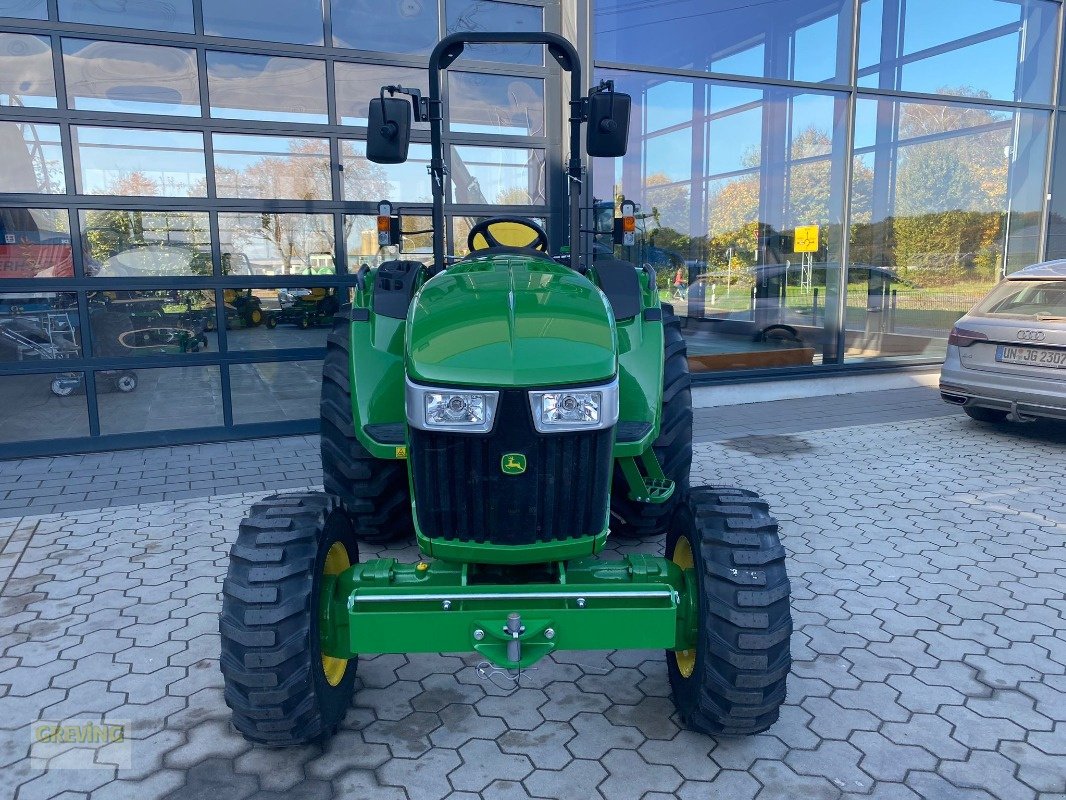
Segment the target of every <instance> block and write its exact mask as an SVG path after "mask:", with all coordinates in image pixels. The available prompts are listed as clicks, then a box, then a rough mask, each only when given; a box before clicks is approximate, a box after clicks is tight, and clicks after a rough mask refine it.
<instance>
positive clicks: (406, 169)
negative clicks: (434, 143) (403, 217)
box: [341, 139, 433, 203]
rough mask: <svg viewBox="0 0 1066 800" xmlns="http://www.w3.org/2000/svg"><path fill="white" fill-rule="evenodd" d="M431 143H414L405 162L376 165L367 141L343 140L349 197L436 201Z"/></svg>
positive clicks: (394, 201)
mask: <svg viewBox="0 0 1066 800" xmlns="http://www.w3.org/2000/svg"><path fill="white" fill-rule="evenodd" d="M429 158H430V153H429V145H428V144H412V145H411V147H410V150H409V151H408V159H407V161H405V162H404V163H403V164H385V165H383V164H374V163H373V162H371V161H368V160H367V157H366V142H362V141H354V140H348V139H343V140H341V163H342V164H343V165H344V170H343V171H342V172H341V176H342V178H343V181H342V186H343V189H344V199H345V200H349V201H351V200H366V201H369V202H374V203H376V202H378V201H379V200H389V201H390V202H393V203H398V202H402V203H429V202H432V200H433V198H432V197H431V189H430V184H429V180H428V179H427V177H426V167H427V166H428V164H429Z"/></svg>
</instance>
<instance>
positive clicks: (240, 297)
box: [200, 289, 267, 331]
mask: <svg viewBox="0 0 1066 800" xmlns="http://www.w3.org/2000/svg"><path fill="white" fill-rule="evenodd" d="M222 303H223V307H222V311H223V313H224V314H225V316H226V330H230V329H231V328H258V327H259V326H260V325H262V324H263V322H264V321H265V320H266V318H267V313H266V312H265V311H263V302H262V301H261V300H260V299H259V298H258V297H256V296H255V295H254V294H252V290H251V289H225V290H223V292H222ZM200 314H201V315H202V317H203V320H204V326H205V328H204V329H205V330H208V331H213V330H215V329H216V328H218V322H217V320H216V319H215V308H214V306H207V307H205V308H204V309H203V311H201V312H200Z"/></svg>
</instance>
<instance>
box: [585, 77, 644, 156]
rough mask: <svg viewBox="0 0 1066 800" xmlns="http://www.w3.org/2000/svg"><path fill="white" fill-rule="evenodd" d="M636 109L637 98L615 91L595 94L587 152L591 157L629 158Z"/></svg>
mask: <svg viewBox="0 0 1066 800" xmlns="http://www.w3.org/2000/svg"><path fill="white" fill-rule="evenodd" d="M632 105H633V98H631V97H630V96H629V95H628V94H622V93H621V92H616V91H614V90H613V89H608V90H606V91H594V92H593V93H592V94H590V95H589V121H588V132H587V136H586V139H585V150H586V151H587V152H588V154H589V155H590V156H594V157H599V158H617V157H618V156H624V155H625V154H626V147H627V145H628V142H629V110H630V108H631V107H632Z"/></svg>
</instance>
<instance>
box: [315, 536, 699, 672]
mask: <svg viewBox="0 0 1066 800" xmlns="http://www.w3.org/2000/svg"><path fill="white" fill-rule="evenodd" d="M545 568H546V570H547V571H548V573H550V574H551V575H552V579H550V580H544V581H540V582H536V583H521V584H513V583H508V584H501V583H483V582H480V579H479V577H478V575H477V574H476V572H475V571H473V570H472V568H471V567H470V566H469V565H467V564H456V563H453V562H441V561H438V562H433V563H431V564H426V563H424V562H420V563H419V564H399V563H397V562H396V560H395V559H391V558H390V559H377V560H374V561H368V562H366V563H363V564H357V565H355V566H353V567H351V568H350V569H348V570H346V571H345V572H343V573H341V574H340V575H337V576H332V577H327V578H325V579H324V582H323V586H322V593H321V598H320V625H319V631H320V639H321V648H322V652H323V653H324V654H326V655H330V656H334V657H337V658H351V657H353V656H356V655H367V654H372V653H462V652H471V651H476V652H478V653H480V654H481V655H482V656H483V657H484V658H485V659H486V660H487V661H490V662H492V663H493V664H495V665H497V666H500V667H504V668H509V669H517V668H524V667H528V666H529V665H530V664H533V663H535V662H536V661H538V660H539V659H541V658H543V657H544V656H546V655H547V654H548V653H551V652H552V651H554V650H616V649H648V648H656V649H657V648H663V649H667V650H685V649H688V648H690V647H692V646H693V644H694V641H695V621H696V620H695V607H694V603H695V594H694V592H692V591H690V590H689V589H688V586H689V585H690V582H692V581H693V580H694V577H693V574H692V572H691V570H689V571H688V572H686V571H683V570H682V569H681V568H679V567H678V566H677V565H676V564H674V563H673V562H670V561H667V560H666V559H664V558H660V557H656V556H645V555H641V554H635V555H629V556H626V557H625V558H623V559H621V560H618V561H605V560H600V559H596V558H588V559H581V560H578V561H570V562H557V563H555V564H548V565H545ZM514 615H517V618H516V617H515V616H514Z"/></svg>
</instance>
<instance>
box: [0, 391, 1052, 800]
mask: <svg viewBox="0 0 1066 800" xmlns="http://www.w3.org/2000/svg"><path fill="white" fill-rule="evenodd" d="M738 413H739V412H738ZM749 413H750V412H749ZM745 430H748V431H750V430H751V428H750V427H749V428H747V429H743V428H742V427H738V428H737V431H738V432H737V433H736V434H733V436H734V438H733V440H731V441H718V442H715V443H711V444H703V445H699V446H697V449H696V461H695V464H694V482H707V483H714V484H719V485H721V484H731V485H742V486H749V487H752V488H756V489H758V490H760V491H761V492H762V493H763V494H764V495H765V496H766V497H767V498H768V499H769V500H770V502H771V504H772V506H773V508H774V511H775V512H776V513H777V514H778V515H779V517H780V518H781V519H782V533H783V540H784V544H785V546H786V548H787V549H788V550H789V551H790V553H791V554H792V555H793V558H792V560H791V562H790V564H789V570H790V576H791V578H792V581H793V587H794V604H795V617H796V632H795V634H794V638H793V653H794V657H795V659H796V665H795V667H796V669H795V673H794V675H793V677H792V678H791V679H790V684H789V695H788V699H787V700H786V705H785V707H784V708H783V710H782V716H781V720H780V722H779V723H778V725H777V726H775V727H774V728H772V729H771V730H770V731H769V732H767V733H766V734H763V735H760V736H757V737H755V738H753V739H750V740H740V741H727V740H722V741H721V742H717V743H716V742H715V741H714V740H713V739H708V738H706V737H702V736H699V735H696V734H693V733H691V732H688V731H684V730H680V729H679V728H678V722H677V718H676V714H674V713H673V710H672V705H671V704H670V702H669V699H668V697H669V685H668V682H667V679H666V671H665V666H664V665H665V661H664V659H663V657H662V655H661V654H659V653H654V652H648V651H634V652H618V653H562V654H558V655H557V656H555V657H553V658H551V659H549V660H548V661H546V662H544V663H542V664H541V665H538V669H536V670H530V671H528V672H527V673H525V674H524V675H523V676H522V680H521V688H519V689H518V690H517V691H514V690H513V689H512V688H510V687H508V685H507V684H506V682H504V683H493V682H491V681H490V680H488V679H487V677H486V676H485V675H484V674H483V673H482V672H479V671H478V664H479V659H477V658H474V657H470V656H419V655H411V656H404V655H388V656H375V657H371V658H365V659H361V660H360V663H359V675H360V682H361V684H362V686H363V688H361V689H360V690H359V691H358V692H357V695H356V698H355V705H353V707H352V708H351V710H350V711H349V713H348V715H347V716H346V718H345V722H344V724H343V725H342V728H341V730H340V732H339V733H338V735H337V737H336V738H335V739H334V740H333V741H332V742H331V743H330V744H329V745H328V746H327V747H326V748H324V749H322V748H318V747H308V748H299V749H297V750H293V751H283V752H279V751H273V750H268V749H263V748H253V747H250V746H248V745H247V744H245V743H244V742H243V740H242V739H240V738H239V737H238V736H237V735H236V734H235V733H234V731H233V730H232V729H231V728H230V727H229V725H228V710H227V709H226V708H225V704H224V700H223V697H222V682H221V678H220V675H219V672H218V634H217V611H218V603H219V591H220V588H221V576H222V574H223V572H224V570H225V564H226V551H227V549H228V544H229V542H230V541H232V539H233V537H234V535H235V531H236V523H237V521H238V520H239V518H240V517H241V515H242V513H243V511H244V509H245V508H246V507H247V505H248V504H249V503H250V502H251V500H252V497H250V496H248V495H240V494H235V495H219V496H215V497H210V498H203V497H198V498H193V499H190V500H182V501H176V502H165V503H158V504H154V505H144V506H141V507H134V506H123V507H117V508H110V509H98V510H88V511H79V512H76V513H70V514H66V515H54V516H48V517H41V518H27V519H26V520H25V521H23V522H16V521H15V520H10V521H3V520H0V545H2V547H0V552H3V553H5V554H8V555H13V556H14V558H9V562H0V569H8V570H10V571H11V572H10V576H9V577H8V579H7V582H6V584H4V585H3V589H2V591H0V614H2V615H3V620H4V625H5V627H6V629H5V631H4V633H3V634H0V697H2V700H0V703H2V705H3V714H2V715H0V766H2V767H3V769H2V770H0V797H7V796H17V797H18V798H20V799H21V798H23V797H40V798H41V800H74V799H75V798H82V797H88V798H91V800H100V799H101V798H105V799H106V798H135V799H136V800H156V798H161V797H167V796H169V797H170V798H172V799H173V800H196V798H205V799H206V798H209V800H220V798H224V800H243V799H244V798H249V797H257V798H260V799H261V800H267V798H279V799H280V798H282V797H286V798H299V800H315V799H316V798H319V797H322V798H326V797H331V796H332V797H354V796H366V797H374V798H378V797H382V798H386V800H389V798H393V797H395V798H405V800H414V798H418V800H421V798H423V797H425V798H427V800H431V799H432V798H436V797H441V798H443V797H447V796H454V797H455V798H456V800H459V799H460V798H462V800H474V798H479V800H485V798H496V797H501V798H502V797H527V796H528V797H535V798H566V799H567V800H572V798H575V797H576V798H581V800H585V799H586V798H587V799H588V800H595V798H598V797H606V798H609V800H613V798H616V797H617V798H622V797H629V796H633V797H640V796H642V795H646V796H648V797H658V796H669V795H673V796H676V797H678V798H682V800H687V799H688V798H699V799H700V800H705V799H706V798H714V797H723V798H729V800H742V798H756V797H758V798H762V800H786V798H788V799H789V800H791V798H794V797H797V796H803V797H810V798H822V797H826V798H833V800H858V798H860V797H861V798H864V799H865V800H914V798H923V800H932V799H933V798H935V799H936V800H956V798H958V799H959V800H962V799H965V800H989V798H994V800H1025V799H1026V798H1037V797H1038V795H1039V800H1051V799H1052V798H1054V797H1056V795H1062V794H1063V793H1064V792H1066V770H1064V768H1063V766H1062V765H1063V763H1064V761H1063V759H1064V756H1066V752H1064V746H1063V745H1062V744H1061V740H1062V739H1063V733H1064V730H1066V728H1064V726H1066V718H1064V713H1063V710H1064V709H1066V664H1064V661H1066V645H1063V642H1064V641H1066V623H1064V619H1066V601H1064V600H1063V599H1062V598H1063V596H1064V594H1066V578H1064V577H1063V576H1064V575H1066V546H1064V545H1063V544H1062V541H1061V534H1062V531H1063V530H1064V529H1066V503H1064V501H1063V499H1062V497H1061V493H1060V491H1059V489H1060V488H1061V485H1062V483H1063V481H1064V480H1066V469H1064V466H1063V465H1064V464H1066V435H1063V434H1062V433H1056V429H1050V430H1049V431H1048V432H1047V433H1046V434H1045V435H1043V436H1041V435H1039V432H1038V431H1037V430H1036V429H1033V428H1028V429H1018V428H1013V429H998V428H984V427H980V426H976V425H974V424H972V423H970V422H969V421H967V420H964V419H962V418H959V417H955V416H946V417H938V418H935V419H925V420H918V421H902V422H891V423H886V424H883V425H874V426H870V425H866V426H859V427H849V428H838V429H835V430H815V429H814V428H812V427H808V428H806V429H805V430H802V431H784V430H781V431H778V430H775V429H774V428H773V427H772V425H770V424H767V425H765V426H763V427H761V428H760V429H759V431H758V433H757V434H756V436H755V437H754V438H752V437H751V436H750V434H749V433H746V432H745ZM716 435H717V434H716ZM745 437H747V439H745ZM298 439H299V440H300V441H302V442H303V445H301V446H305V447H306V449H307V452H308V453H310V452H311V451H312V450H313V447H314V443H313V437H298ZM283 444H284V443H283ZM246 447H247V448H248V449H247V450H246V451H240V452H241V453H245V454H246V455H244V456H238V455H236V454H238V451H237V450H231V449H230V445H220V446H217V447H213V448H204V449H203V450H202V451H198V453H199V455H197V456H196V458H199V459H201V461H200V462H197V461H196V458H193V457H192V454H190V453H187V452H186V451H187V450H188V449H189V448H172V449H169V450H167V451H166V452H168V453H170V454H171V457H173V458H175V459H178V458H180V459H181V460H180V462H176V465H177V464H178V463H180V465H181V469H180V470H178V469H172V470H171V469H162V470H153V469H152V468H151V466H152V465H151V464H150V463H148V462H147V461H144V460H143V459H142V460H141V461H140V462H137V458H138V456H136V454H131V455H130V456H129V457H128V460H123V461H121V462H119V461H114V460H105V459H103V458H102V457H97V456H94V457H93V459H96V460H95V461H85V462H78V464H79V465H80V466H77V467H76V468H77V469H78V470H80V471H81V472H83V473H84V471H85V470H88V469H91V468H93V467H92V465H93V464H98V465H100V467H99V468H100V469H102V470H104V471H105V472H104V473H103V474H107V475H115V474H117V472H116V470H118V469H127V468H129V469H131V470H134V471H136V470H141V473H139V474H144V475H147V474H148V473H149V472H155V475H154V477H155V478H156V480H155V482H154V483H153V484H147V483H146V484H145V486H166V487H169V488H172V489H173V482H174V479H173V478H172V477H171V476H170V473H171V472H175V473H176V472H179V471H183V474H184V475H185V476H186V477H185V478H184V479H181V481H182V482H186V483H188V482H191V480H194V479H195V480H204V481H206V480H207V478H206V477H204V475H206V474H209V472H210V471H209V470H208V471H205V470H203V469H202V466H199V465H200V464H202V463H206V460H208V459H210V458H212V457H214V458H223V459H224V458H229V459H230V463H236V459H237V458H238V457H241V458H244V457H248V458H251V456H248V455H247V454H251V453H255V460H256V462H257V464H259V466H256V467H255V469H256V470H257V471H258V470H259V469H261V468H262V469H267V468H268V467H269V466H273V467H275V468H276V469H275V472H276V473H278V474H282V473H285V472H290V473H297V472H299V473H300V474H303V471H301V470H300V468H299V467H296V468H293V467H291V463H292V462H291V461H290V462H286V463H288V464H290V466H286V465H285V464H282V463H281V460H280V459H279V458H278V455H279V452H280V451H277V452H275V451H274V450H272V449H271V448H270V447H267V446H266V445H265V444H256V445H255V446H254V447H253V446H251V445H246ZM281 450H284V447H282V448H281ZM211 453H214V455H213V456H212V455H211ZM281 454H282V455H285V456H286V457H289V456H294V454H292V453H288V454H286V453H281ZM302 457H303V456H300V455H295V458H296V459H297V461H298V460H299V459H300V458H302ZM308 458H311V456H310V455H308ZM42 461H47V460H42ZM269 461H273V462H274V463H273V464H272V465H270V464H268V462H269ZM54 463H56V462H54V460H53V464H54ZM58 463H60V466H62V465H63V464H66V463H74V462H72V461H70V462H58ZM119 463H121V464H122V466H121V467H119V466H116V465H117V464H119ZM219 463H222V462H221V461H220V462H219ZM108 464H110V465H111V466H110V467H108V466H107V465H108ZM242 466H247V462H245V463H243V464H242ZM4 467H5V465H3V464H0V474H3V475H10V474H12V473H8V472H5V470H4ZM70 469H73V467H67V470H68V471H69V470H70ZM109 469H110V470H111V471H109V472H108V471H107V470H109ZM52 470H53V471H52V472H50V471H49V469H46V468H35V469H33V470H29V471H26V472H25V477H28V478H29V480H30V481H33V482H37V483H42V484H43V483H44V482H46V481H53V480H60V481H61V480H62V477H61V475H62V473H61V472H57V470H58V467H56V466H53V467H52ZM197 470H200V473H201V474H198V475H195V477H190V476H193V475H194V473H195V472H196V471H197ZM124 474H126V473H124ZM130 474H132V473H130ZM19 477H20V479H21V477H22V476H19ZM152 477H153V476H149V479H151V478H152ZM280 479H284V477H282V478H279V480H280ZM291 479H293V480H295V479H296V478H295V477H293V478H291ZM108 480H111V481H113V482H115V483H116V484H117V483H118V482H119V481H126V480H127V479H126V478H114V479H111V478H109V479H108ZM128 480H133V479H128ZM161 481H162V482H161ZM11 482H12V483H18V482H19V481H11ZM307 482H308V483H313V482H314V481H310V480H309V481H307ZM71 486H75V484H73V483H72V484H71ZM1004 486H1007V487H1010V488H1009V489H1003V488H999V487H1004ZM20 488H24V489H33V488H38V487H35V486H32V485H30V484H29V483H27V484H26V485H25V486H23V487H20ZM122 488H123V490H124V491H126V490H128V487H125V486H124V487H122ZM52 489H53V490H54V487H52ZM5 491H13V490H12V489H7V490H5ZM83 491H84V490H83ZM116 491H118V489H116ZM216 494H217V493H216ZM0 502H3V501H0ZM660 546H661V545H660V543H657V542H650V541H648V542H636V543H632V544H622V543H618V542H613V541H612V542H610V543H609V547H608V549H609V550H610V551H611V552H612V553H614V552H618V551H625V550H636V551H640V552H655V551H656V549H657V548H658V547H660ZM381 552H385V551H381ZM387 552H388V554H389V555H391V556H394V557H397V558H404V559H407V560H410V559H412V558H414V557H415V551H414V549H413V548H412V547H410V546H404V547H401V548H394V549H392V550H389V551H387ZM376 554H378V551H375V550H374V548H368V552H367V553H366V554H365V555H366V556H373V555H376ZM3 557H7V556H0V558H3ZM5 563H9V565H8V566H6V567H5V566H4V564H5ZM3 577H4V574H3V573H2V572H0V580H2V579H3ZM497 677H499V676H497ZM67 713H70V714H74V713H89V714H95V715H97V716H99V715H101V714H103V715H105V716H108V717H115V718H119V717H121V718H124V719H129V720H131V723H132V724H131V736H132V739H133V748H134V750H133V752H134V765H133V769H131V770H122V771H120V772H119V773H118V774H117V775H116V774H115V772H114V770H111V771H95V770H94V771H90V772H91V773H92V774H91V775H89V776H88V777H86V778H76V779H67V778H66V777H62V778H61V777H59V776H61V774H62V773H60V772H58V771H53V772H46V773H41V772H33V771H30V770H29V769H28V762H26V761H25V756H26V749H27V742H28V738H27V728H26V726H27V725H28V724H29V723H30V722H32V721H33V720H35V719H38V718H41V717H42V716H46V715H50V714H67ZM656 793H658V794H656ZM1060 800H1061V798H1060Z"/></svg>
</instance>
